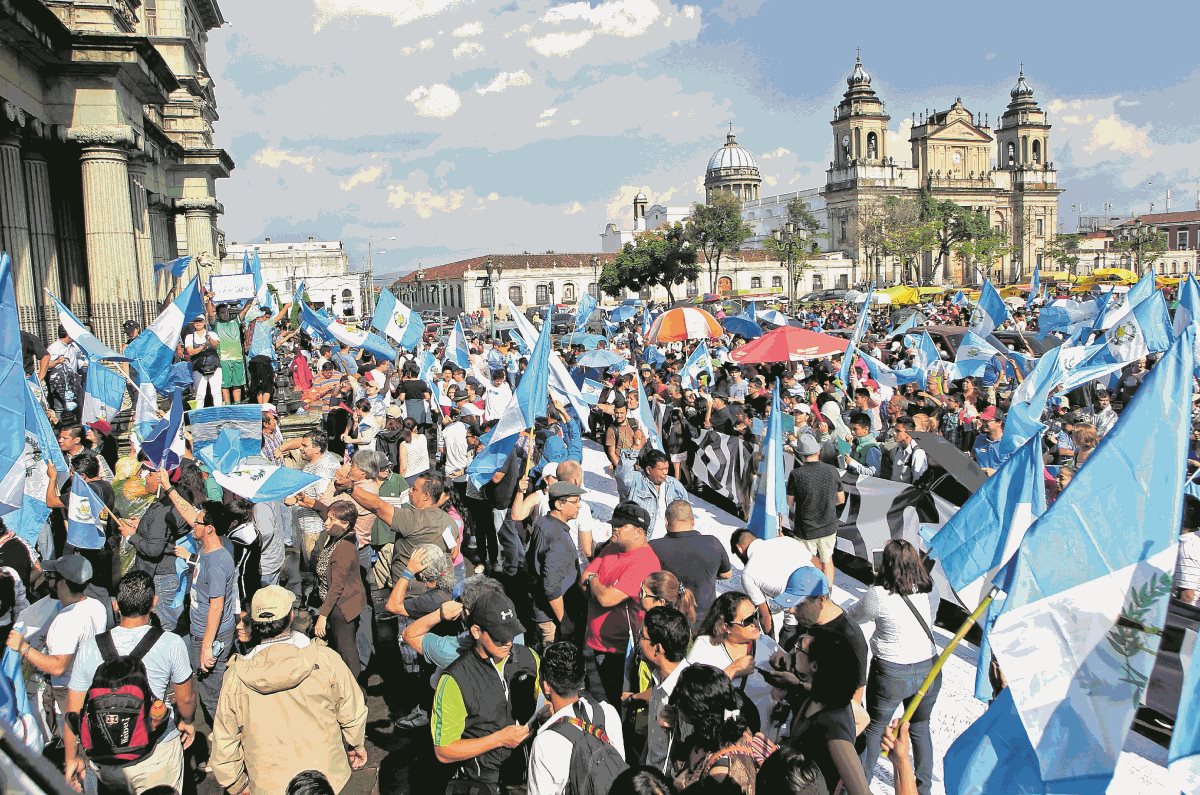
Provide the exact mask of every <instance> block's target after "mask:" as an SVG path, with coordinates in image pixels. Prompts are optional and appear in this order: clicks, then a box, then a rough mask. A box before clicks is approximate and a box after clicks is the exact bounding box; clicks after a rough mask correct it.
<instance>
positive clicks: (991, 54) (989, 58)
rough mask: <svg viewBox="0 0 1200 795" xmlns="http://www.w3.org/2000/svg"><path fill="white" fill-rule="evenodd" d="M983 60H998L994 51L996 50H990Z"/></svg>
mask: <svg viewBox="0 0 1200 795" xmlns="http://www.w3.org/2000/svg"><path fill="white" fill-rule="evenodd" d="M983 60H985V61H994V60H996V53H994V52H989V53H988V54H987V55H985V56H983Z"/></svg>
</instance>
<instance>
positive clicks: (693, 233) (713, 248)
mask: <svg viewBox="0 0 1200 795" xmlns="http://www.w3.org/2000/svg"><path fill="white" fill-rule="evenodd" d="M752 233H753V230H752V229H751V228H750V225H749V224H747V223H746V222H745V221H743V220H742V203H741V202H740V201H738V200H737V199H736V198H734V196H733V195H732V194H729V193H717V194H716V195H715V196H713V197H712V200H711V201H709V203H708V204H700V203H696V204H693V205H692V215H691V218H689V219H688V224H687V231H686V236H687V239H688V240H689V241H690V242H691V244H692V245H693V246H695V247H696V248H698V249H700V251H702V252H703V253H704V259H705V261H706V262H707V263H708V265H709V271H708V289H709V291H710V292H714V293H715V292H716V291H717V283H718V280H719V279H720V277H721V258H722V257H723V256H724V255H725V254H729V253H733V252H736V251H737V250H738V249H740V248H741V246H742V243H744V242H745V241H746V238H748V237H750V235H751V234H752Z"/></svg>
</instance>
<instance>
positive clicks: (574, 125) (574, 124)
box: [571, 119, 579, 127]
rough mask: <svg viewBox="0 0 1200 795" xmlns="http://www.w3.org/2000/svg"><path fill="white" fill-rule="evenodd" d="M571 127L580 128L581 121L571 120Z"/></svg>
mask: <svg viewBox="0 0 1200 795" xmlns="http://www.w3.org/2000/svg"><path fill="white" fill-rule="evenodd" d="M571 126H572V127H578V126H579V119H571Z"/></svg>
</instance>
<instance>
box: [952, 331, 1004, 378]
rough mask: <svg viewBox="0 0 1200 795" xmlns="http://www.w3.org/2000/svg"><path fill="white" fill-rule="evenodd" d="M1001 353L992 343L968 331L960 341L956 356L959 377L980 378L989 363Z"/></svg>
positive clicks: (955, 363) (955, 361)
mask: <svg viewBox="0 0 1200 795" xmlns="http://www.w3.org/2000/svg"><path fill="white" fill-rule="evenodd" d="M1000 353H1001V352H1000V351H999V350H997V349H996V348H995V347H994V346H993V345H992V343H990V342H988V341H987V340H985V339H984V338H983V337H981V336H980V335H978V334H976V333H975V332H973V331H968V332H967V333H966V334H964V335H963V338H962V341H960V342H959V343H958V353H957V355H956V356H955V358H954V368H955V370H957V371H958V377H959V378H967V377H968V376H972V377H976V378H978V377H979V376H982V375H983V371H984V368H986V367H987V363H988V362H990V361H991V360H992V358H993V357H995V356H996V355H998V354H1000Z"/></svg>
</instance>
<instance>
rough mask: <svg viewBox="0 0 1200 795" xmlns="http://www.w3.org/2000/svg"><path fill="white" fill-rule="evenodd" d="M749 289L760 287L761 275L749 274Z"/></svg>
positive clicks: (758, 288)
mask: <svg viewBox="0 0 1200 795" xmlns="http://www.w3.org/2000/svg"><path fill="white" fill-rule="evenodd" d="M750 289H751V290H760V289H762V277H761V276H751V277H750Z"/></svg>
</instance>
